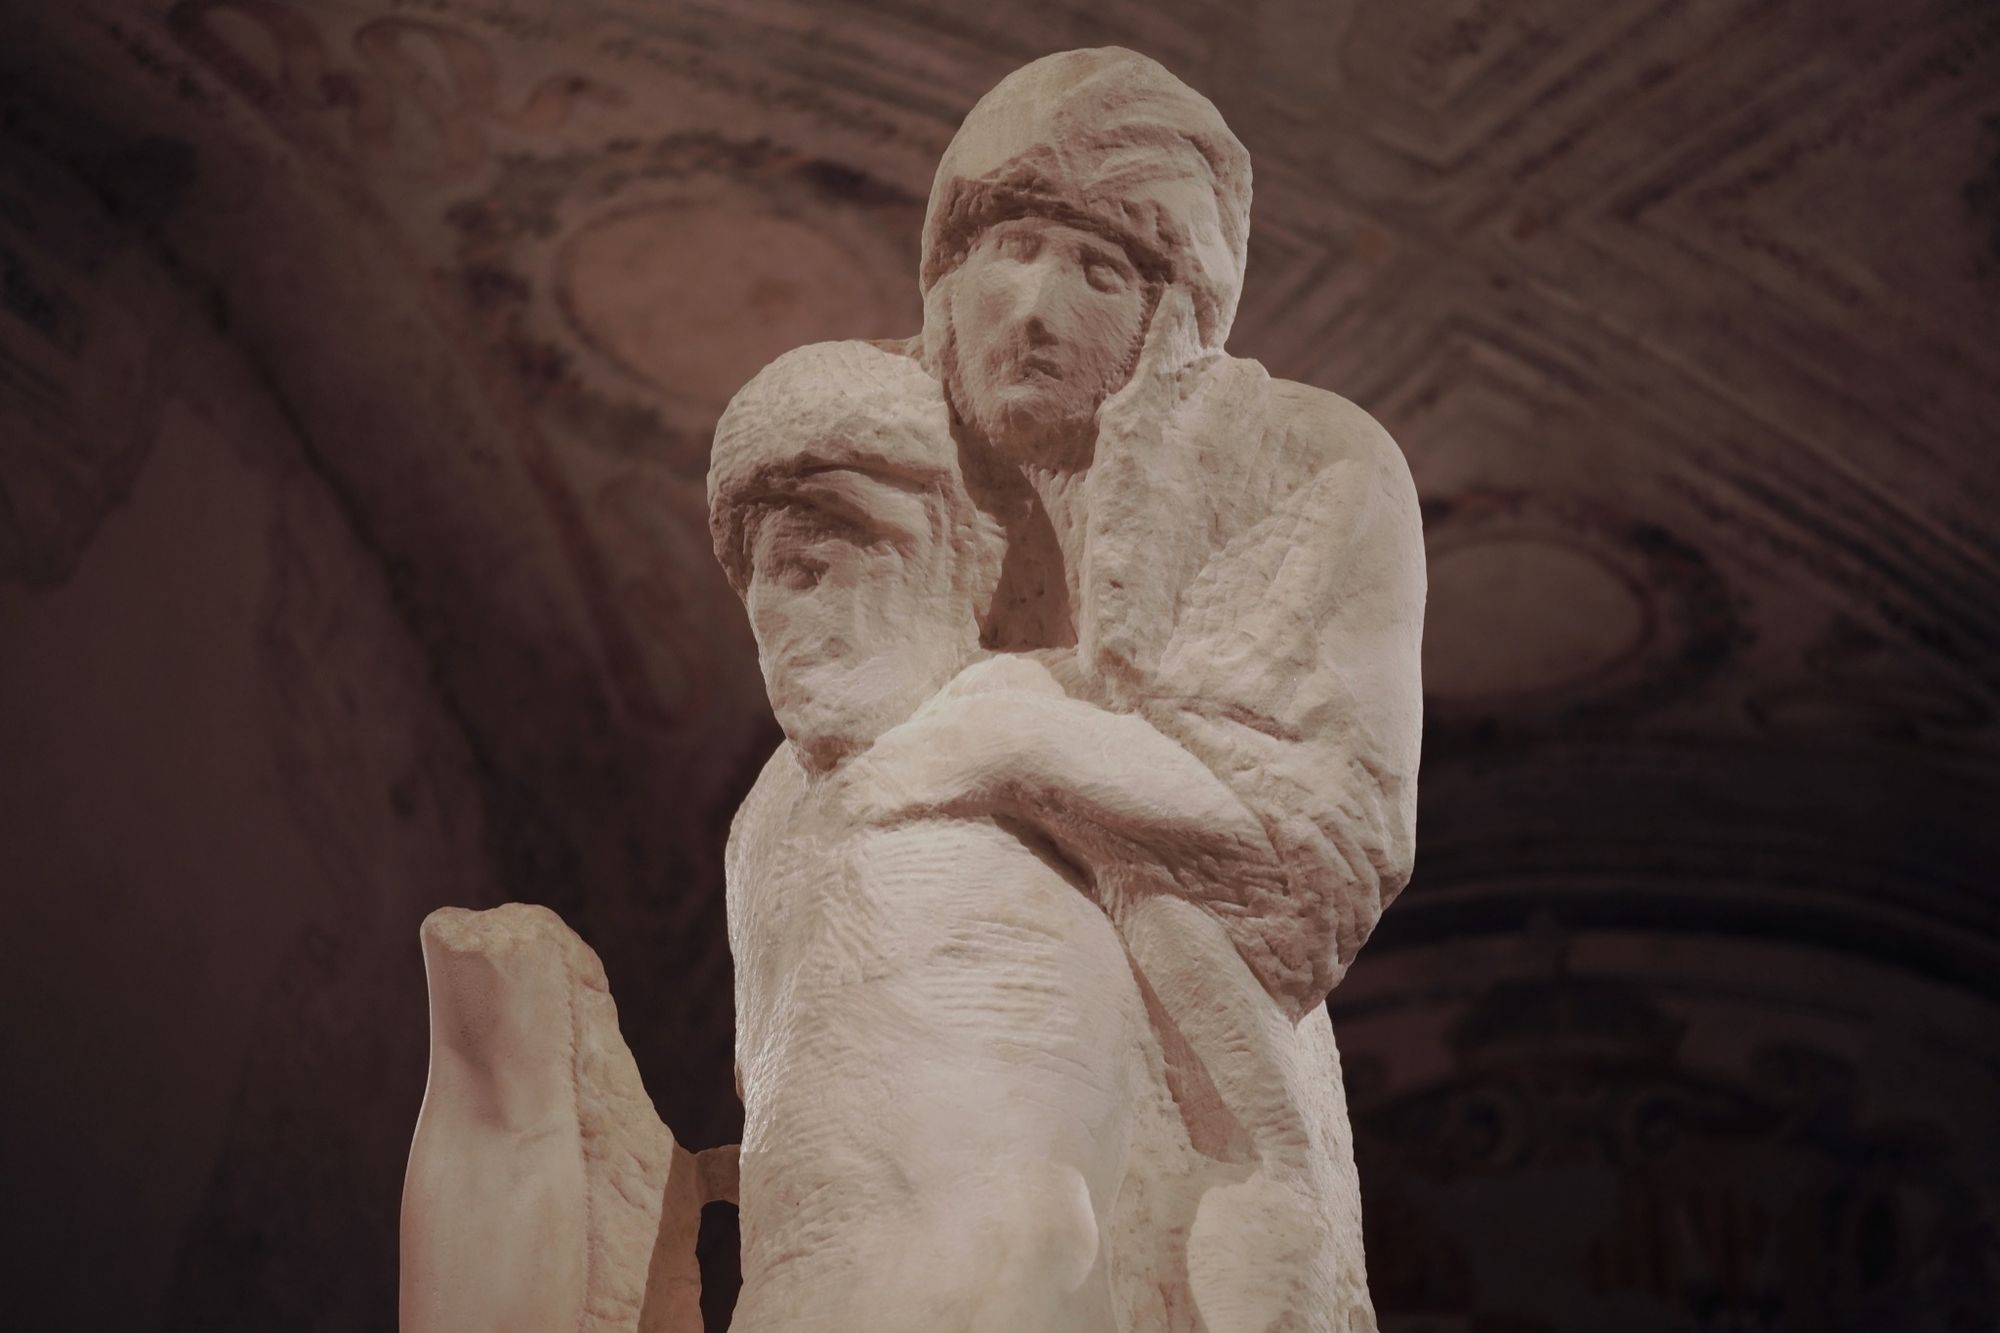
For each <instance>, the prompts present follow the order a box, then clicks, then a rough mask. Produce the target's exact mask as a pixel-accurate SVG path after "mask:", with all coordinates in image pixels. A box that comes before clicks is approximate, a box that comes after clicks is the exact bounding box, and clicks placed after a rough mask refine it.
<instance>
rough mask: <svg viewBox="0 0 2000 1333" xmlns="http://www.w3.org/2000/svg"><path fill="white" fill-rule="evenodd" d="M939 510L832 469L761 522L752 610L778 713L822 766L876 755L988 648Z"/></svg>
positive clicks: (811, 760)
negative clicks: (887, 734) (877, 744)
mask: <svg viewBox="0 0 2000 1333" xmlns="http://www.w3.org/2000/svg"><path fill="white" fill-rule="evenodd" d="M938 504H939V502H938V500H937V498H936V497H935V496H934V495H930V494H927V493H924V492H915V491H910V490H906V489H903V488H901V487H899V486H897V485H894V484H892V483H890V482H887V481H883V480H880V479H877V478H872V477H869V476H867V475H866V474H864V473H860V472H854V471H847V470H838V471H827V472H819V473H814V474H812V475H810V476H808V477H805V478H801V479H800V480H799V481H798V482H797V483H796V484H795V485H794V486H793V487H791V488H790V489H789V490H788V491H787V493H786V495H785V497H784V498H783V499H782V500H780V501H777V502H775V507H774V510H773V512H771V513H769V514H767V515H766V516H765V517H764V518H763V520H762V521H761V522H760V523H759V524H758V526H757V529H756V534H755V537H754V539H753V542H752V545H751V550H750V568H751V574H750V583H749V586H748V588H747V589H746V590H745V595H744V602H745V604H746V605H747V606H748V608H749V611H750V627H751V630H752V631H753V632H754V633H755V634H756V637H757V657H758V661H759V663H760V664H761V665H762V667H763V671H764V686H765V688H766V690H767V691H769V693H770V697H771V707H772V709H773V710H774V711H775V712H776V713H777V715H778V722H779V725H781V726H782V727H783V728H784V730H785V735H786V737H787V738H788V739H789V740H790V741H791V742H792V744H793V745H795V746H796V747H797V748H798V750H799V753H800V755H801V757H802V758H803V759H804V760H805V762H806V764H807V766H808V767H810V768H813V769H815V770H824V769H826V768H830V767H832V766H833V765H834V764H836V763H838V762H839V761H840V760H841V759H843V758H845V757H846V756H848V755H850V754H854V753H857V752H859V751H861V750H865V749H867V748H868V746H870V745H871V744H873V743H874V741H875V738H876V737H877V736H879V735H881V734H882V733H883V732H884V731H886V730H888V729H889V728H890V727H893V726H895V725H896V724H897V723H899V722H902V721H904V720H905V719H907V718H908V717H909V716H910V714H912V713H913V712H915V711H916V710H917V708H918V707H919V706H920V705H921V704H922V703H923V702H924V701H925V700H926V699H929V698H930V697H931V696H932V695H933V694H935V693H936V692H937V690H938V689H939V687H940V686H942V685H944V684H945V683H946V682H947V681H949V680H950V679H951V678H952V677H953V676H954V675H956V674H957V672H958V670H959V668H960V667H962V666H963V665H965V663H966V662H967V661H968V660H970V658H971V657H972V655H973V653H974V652H975V651H976V650H977V647H978V627H977V625H976V623H975V621H974V617H973V607H972V603H971V599H970V597H969V596H968V595H967V594H966V592H965V590H964V589H962V588H958V587H957V586H956V581H955V580H954V578H953V571H954V568H955V567H956V565H955V556H954V551H953V549H952V546H951V542H952V540H953V534H952V533H950V532H949V531H947V530H945V528H944V527H943V525H942V524H939V523H936V522H934V521H933V520H934V517H935V515H936V513H937V506H938Z"/></svg>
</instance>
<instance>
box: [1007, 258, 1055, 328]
mask: <svg viewBox="0 0 2000 1333" xmlns="http://www.w3.org/2000/svg"><path fill="white" fill-rule="evenodd" d="M1055 268H1056V265H1055V262H1054V261H1053V260H1052V259H1051V258H1050V256H1048V255H1047V254H1046V253H1045V254H1041V255H1037V256H1036V257H1035V258H1034V259H1032V260H1030V261H1029V262H1027V263H1025V264H1022V265H1021V266H1020V268H1019V270H1018V273H1017V276H1016V277H1015V279H1014V283H1013V286H1014V317H1015V319H1017V320H1018V321H1019V322H1020V325H1021V328H1022V332H1023V333H1024V334H1025V335H1026V337H1027V339H1028V345H1029V346H1030V347H1049V346H1053V345H1054V344H1055V342H1056V341H1057V339H1056V332H1055V330H1056V324H1057V323H1058V321H1057V320H1056V319H1055V318H1054V315H1055V306H1056V303H1057V301H1058V300H1059V299H1060V298H1059V291H1060V286H1061V284H1060V283H1059V282H1058V280H1057V274H1056V272H1055Z"/></svg>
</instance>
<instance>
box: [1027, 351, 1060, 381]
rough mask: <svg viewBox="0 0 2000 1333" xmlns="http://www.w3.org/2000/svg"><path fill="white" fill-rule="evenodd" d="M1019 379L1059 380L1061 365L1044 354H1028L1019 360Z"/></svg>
mask: <svg viewBox="0 0 2000 1333" xmlns="http://www.w3.org/2000/svg"><path fill="white" fill-rule="evenodd" d="M1019 378H1021V379H1024V380H1059V379H1061V378H1062V365H1061V363H1060V362H1058V361H1057V360H1056V359H1055V358H1054V357H1052V356H1050V355H1048V354H1047V353H1046V352H1030V353H1029V354H1028V355H1026V356H1024V357H1022V358H1021V361H1020V370H1019Z"/></svg>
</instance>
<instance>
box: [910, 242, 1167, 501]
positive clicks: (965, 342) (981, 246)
mask: <svg viewBox="0 0 2000 1333" xmlns="http://www.w3.org/2000/svg"><path fill="white" fill-rule="evenodd" d="M1151 306H1152V299H1151V293H1150V292H1149V290H1148V288H1147V284H1146V282H1145V280H1144V279H1143V277H1142V276H1141V274H1140V273H1139V271H1138V270H1137V269H1136V268H1135V267H1134V266H1133V264H1132V261H1131V259H1130V258H1129V257H1128V256H1127V255H1126V253H1125V250H1124V248H1123V247H1122V246H1120V245H1118V244H1117V243H1116V242H1115V241H1112V240H1110V239H1108V238H1106V237H1104V236H1101V235H1099V234H1098V233H1096V232H1092V231H1086V230H1083V229H1082V228H1079V227H1072V226H1068V225H1066V224H1064V223H1059V222H1052V221H1049V220H1047V219H1044V218H1015V219H1012V220H1010V221H1007V222H1001V223H996V224H995V225H994V226H992V227H989V228H987V230H986V231H985V233H984V234H982V235H981V236H980V238H979V241H978V243H977V244H976V245H975V246H974V247H973V248H972V250H971V252H970V253H969V254H967V256H966V257H965V260H964V261H963V262H962V263H961V264H960V265H959V268H958V272H957V273H956V274H955V275H954V286H953V288H952V291H951V327H952V336H953V339H954V341H955V348H956V350H955V353H954V356H953V361H952V364H951V365H950V366H949V368H948V372H947V373H948V377H949V379H950V384H949V386H948V387H949V388H950V390H951V395H952V400H953V403H954V405H955V406H956V407H957V408H958V411H959V414H960V416H962V417H963V418H964V419H965V420H966V421H968V422H969V423H971V425H972V426H973V427H974V428H975V429H977V430H978V431H979V432H980V433H981V434H982V435H984V436H985V437H986V439H987V440H988V441H990V442H991V443H992V444H993V445H994V446H995V447H996V448H998V449H999V450H1000V451H1001V452H1003V453H1007V454H1012V455H1017V456H1019V455H1025V456H1026V459H1025V460H1024V461H1032V460H1033V458H1034V455H1035V454H1036V452H1037V449H1038V447H1040V446H1046V445H1048V444H1050V443H1054V442H1062V441H1066V440H1075V439H1077V438H1079V437H1082V438H1088V433H1089V431H1090V429H1091V427H1092V425H1093V424H1094V423H1095V421H1096V416H1097V408H1098V405H1099V404H1101V403H1102V402H1103V401H1104V400H1105V398H1106V397H1108V396H1109V395H1110V394H1112V393H1115V392H1116V391H1117V390H1118V389H1119V388H1120V387H1122V386H1123V385H1124V383H1125V381H1126V380H1127V379H1129V378H1130V377H1131V374H1132V367H1133V363H1134V361H1135V360H1136V358H1137V356H1138V350H1139V344H1140V338H1141V335H1142V334H1143V333H1144V332H1145V327H1146V317H1147V314H1148V312H1149V310H1150V309H1151Z"/></svg>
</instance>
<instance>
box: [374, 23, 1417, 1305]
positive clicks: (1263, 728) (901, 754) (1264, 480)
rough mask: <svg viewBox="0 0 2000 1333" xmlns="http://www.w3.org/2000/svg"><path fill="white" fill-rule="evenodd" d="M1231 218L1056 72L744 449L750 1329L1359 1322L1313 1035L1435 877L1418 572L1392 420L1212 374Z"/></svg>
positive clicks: (744, 975)
mask: <svg viewBox="0 0 2000 1333" xmlns="http://www.w3.org/2000/svg"><path fill="white" fill-rule="evenodd" d="M1249 195H1250V178H1249V162H1248V158H1247V155H1246V154H1245V153H1244V150H1243V148H1242V146H1241V145H1240V144H1239V143H1238V142H1237V141H1236V140H1235V138H1234V137H1233V136H1232V135H1231V134H1230V132H1229V131H1228V129H1227V127H1226V126H1225V125H1224V124H1223V122H1222V120H1221V118H1220V116H1219V115H1218V113H1217V112H1216V111H1215V108H1214V107H1213V106H1212V105H1211V104H1210V103H1209V102H1208V101H1207V100H1206V99H1204V98H1202V97H1201V96H1199V95H1198V94H1196V93H1194V92H1193V91H1192V90H1190V89H1188V88H1187V87H1186V86H1185V85H1183V84H1181V83H1180V82H1179V81H1178V80H1176V79H1174V78H1173V76H1172V75H1170V74H1168V73H1167V72H1166V71H1165V70H1164V69H1162V68H1161V67H1159V66H1158V65H1156V64H1154V63H1153V62H1151V61H1149V60H1146V59H1144V58H1143V57H1139V56H1136V55H1133V54H1132V53H1130V52H1125V51H1119V50H1103V51H1079V52H1069V53H1066V54H1063V55H1059V56H1051V57H1048V58H1046V59H1044V60H1040V61H1037V62H1035V63H1034V64H1032V65H1030V66H1028V67H1026V68H1024V69H1023V70H1021V71H1019V72H1017V73H1016V74H1014V75H1013V76H1011V77H1010V78H1008V79H1007V80H1006V81H1004V82H1003V83H1002V84H1000V85H999V86H998V87H997V88H996V89H994V91H993V92H991V93H989V94H988V95H987V97H986V98H985V99H983V100H982V101H981V102H980V103H979V105H978V106H977V107H976V108H975V109H974V110H973V112H972V113H971V114H970V116H969V117H968V118H967V120H966V121H965V123H964V125H963V127H962V128H961V129H960V131H959V132H958V135H957V136H956V138H955V139H954V140H953V142H952V145H951V147H950V148H949V149H948V150H947V153H946V155H945V158H944V161H943V163H942V164H941V166H940V168H939V171H938V176H937V184H936V186H935V188H934V191H933V194H932V198H931V202H930V208H929V213H928V215H927V218H926V223H925V230H924V254H923V275H922V281H923V287H924V292H925V322H924V330H923V333H922V334H921V336H920V337H919V338H917V339H913V340H912V341H911V342H910V343H909V344H907V345H896V346H888V345H881V344H867V343H830V344H820V345H816V346H812V347H807V348H803V349H800V350H798V351H796V352H792V353H789V354H787V355H786V356H784V357H781V358H779V359H778V360H777V361H776V362H774V363H773V364H772V365H770V366H769V367H767V368H766V369H765V370H764V371H762V372H761V373H760V374H759V375H758V376H757V377H756V378H755V379H754V380H752V381H751V383H750V384H749V385H747V386H746V387H745V388H744V389H743V390H742V392H741V393H739V394H738V395H737V397H736V399H735V400H734V401H733V402H732V403H731V405H730V407H729V409H728V411H727V412H726V413H725V415H724V417H723V419H722V421H721V423H720V425H719V426H718V428H717V431H716V439H715V452H714V460H713V465H712V468H711V472H710V477H709V498H710V519H711V527H712V530H713V533H714V536H715V541H716V549H717V553H718V555H719V556H720V558H721V559H722V561H723V564H724V566H725V568H726V570H727V572H728V574H729V577H730V580H731V582H732V584H733V585H734V586H735V587H736V589H737V591H738V592H739V593H740V594H741V595H742V597H743V599H744V602H745V605H746V607H747V608H748V611H749V614H750V619H751V623H752V626H753V628H754V630H755V633H756V638H757V643H758V649H759V656H760V660H761V662H762V665H763V670H764V675H765V680H766V684H767V686H768V688H769V691H770V696H771V702H772V704H773V706H774V708H775V710H776V712H777V715H778V718H779V720H780V722H781V724H782V725H783V727H784V731H785V735H786V743H785V744H784V745H783V746H781V747H780V748H779V750H778V752H777V753H776V754H775V755H773V756H772V758H771V760H770V762H769V763H768V764H767V765H766V767H765V769H764V771H763V773H762V775H761V776H760V777H759V779H758V781H757V783H756V786H755V788H754V790H753V791H752V792H751V794H750V796H749V798H748V799H747V800H746V802H745V803H744V805H743V808H742V809H741V811H740V812H739V814H738V816H737V820H736V823H735V826H734V828H733V830H732V832H731V837H730V845H729V853H728V895H729V897H728V909H729V910H728V916H729V934H730V946H731V950H732V953H733V955H734V958H735V963H736V1007H737V1068H738V1082H739V1087H740V1091H741V1093H742V1095H743V1098H744V1105H745V1111H746V1122H745V1129H744V1138H743V1144H742V1150H741V1157H740V1171H741V1177H740V1203H741V1208H742V1214H741V1217H742V1240H743V1251H742V1252H743V1263H744V1274H743V1277H744V1282H743V1288H742V1294H741V1297H740V1299H739V1302H738V1306H737V1315H736V1320H735V1327H737V1328H739V1329H745V1330H753V1331H761V1330H773V1331H777V1330H784V1331H785V1333H793V1331H801V1333H803V1331H804V1330H827V1331H829V1333H832V1331H836V1330H838V1331H843V1333H844V1331H847V1330H863V1329H871V1330H872V1329H882V1330H912V1331H914V1330H920V1329H921V1330H981V1331H982V1333H984V1331H985V1330H994V1331H996V1333H998V1331H1000V1330H1009V1331H1012V1330H1065V1331H1070V1330H1074V1331H1075V1333H1108V1331H1109V1330H1113V1329H1118V1330H1156V1329H1157V1330H1188V1331H1193V1330H1208V1331H1209V1333H1225V1331H1227V1333H1234V1331H1235V1330H1252V1329H1255V1330H1267V1329H1329V1330H1343V1331H1345V1330H1350V1329H1367V1328H1372V1327H1373V1326H1374V1324H1373V1316H1372V1313H1371V1310H1370V1306H1369V1301H1368V1296H1367V1289H1366V1279H1365V1272H1364V1269H1363V1263H1362V1247H1361V1222H1360V1205H1359V1196H1358V1190H1357V1184H1356V1179H1355V1174H1354V1167H1353V1159H1352V1147H1351V1139H1350V1134H1349V1129H1348V1124H1347V1117H1346V1110H1345V1105H1344V1099H1343V1096H1342V1091H1341V1083H1340V1075H1339V1066H1338V1056H1337V1054H1336V1052H1335V1049H1334V1042H1333V1034H1332V1030H1331V1028H1330V1026H1329V1023H1328V1019H1327V1015H1326V1012H1325V1010H1324V1007H1323V1001H1324V1000H1325V998H1326V994H1327V992H1328V990H1329V989H1330V988H1331V987H1332V986H1333V985H1334V984H1335V983H1336V982H1337V981H1338V980H1339V978H1340V976H1341V974H1342V972H1343V971H1344V969H1345V968H1346V966H1347V965H1348V963H1349V962H1350V961H1351V959H1352V958H1353V956H1354V953H1355V951H1356V950H1357V949H1358V948H1359V947H1360V945H1361V944H1362V942H1363V941H1364V940H1365V939H1366V937H1367V935H1368V932H1369V930H1370V929H1371V928H1372V926H1373V924H1374V922H1375V920H1376V918H1377V916H1378V915H1379V913H1380V912H1381V910H1382V908H1383V906H1384V905H1385V904H1386V903H1387V902H1388V900H1389V899H1390V898H1391V897H1393V895H1394V894H1395V893H1396V892H1397V891H1398V890H1399V889H1400V888H1401V886H1402V885H1403V883H1404V882H1405V880H1406V879H1407V877H1408V872H1409V867H1410V863H1411V857H1412V836H1413V825H1414V799H1415V780H1416V765H1417V747H1418V732H1419V710H1420V694H1419V684H1418V646H1419V638H1420V633H1421V620H1422V603H1423V585H1424V575H1423V551H1422V544H1421V533H1420V530H1419V521H1418V515H1417V506H1416V498H1415V494H1414V491H1413V488H1412V486H1411V484H1410V479H1409V474H1408V471H1407V469H1406V467H1405V466H1404V463H1403V460H1402V457H1401V455H1400V454H1399V452H1398V451H1397V449H1396V446H1395V445H1394V443H1393V442H1392V441H1391V440H1390V439H1389V438H1388V436H1387V435H1386V434H1385V433H1384V432H1383V431H1382V430H1381V429H1380V428H1379V427H1378V426H1377V425H1376V424H1375V423H1374V422H1373V421H1372V420H1370V419H1369V417H1368V416H1367V415H1366V414H1365V413H1363V412H1362V411H1360V410H1359V409H1358V408H1356V407H1354V406H1353V405H1351V404H1349V403H1348V402H1346V401H1345V400H1343V399H1341V398H1338V397H1336V396H1334V395H1331V394H1328V393H1325V392H1322V391H1320V390H1316V389H1310V388H1306V387H1303V386H1300V385H1296V384H1290V383H1286V382H1284V381H1280V380H1273V379H1271V378H1270V377H1269V376H1268V375H1267V374H1266V373H1265V372H1264V370H1263V368H1262V367H1261V366H1259V365H1257V364H1256V363H1254V362H1247V361H1241V360H1237V359H1234V358H1231V357H1229V356H1227V355H1226V354H1224V353H1223V351H1222V344H1223V340H1224V336H1225V334H1226V332H1227V330H1228V327H1229V324H1230V321H1231V318H1232V316H1233V314H1234V311H1235V306H1236V300H1237V294H1238V291H1239V289H1240V284H1241V278H1242V271H1243V260H1244V250H1245V243H1246V240H1247V233H1248V220H1249V218H1248V214H1249ZM434 1078H435V1076H434ZM413 1169H414V1168H413Z"/></svg>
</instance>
